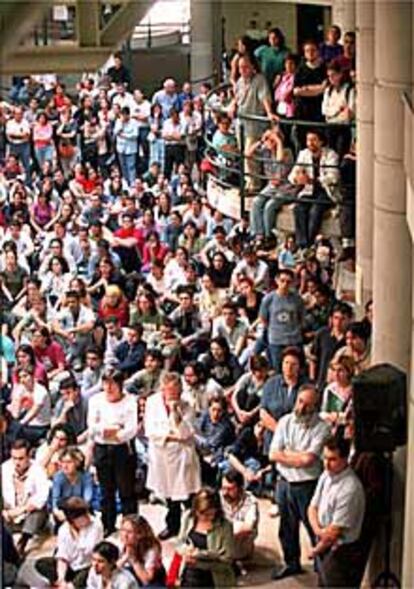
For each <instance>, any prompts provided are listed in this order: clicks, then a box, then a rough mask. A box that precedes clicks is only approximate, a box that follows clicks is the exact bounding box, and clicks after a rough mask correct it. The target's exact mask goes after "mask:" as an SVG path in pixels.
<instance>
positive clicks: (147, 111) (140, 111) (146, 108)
mask: <svg viewBox="0 0 414 589" xmlns="http://www.w3.org/2000/svg"><path fill="white" fill-rule="evenodd" d="M150 115H151V103H150V101H149V100H143V101H142V102H140V103H139V104H138V102H135V106H134V108H133V109H132V110H131V116H133V117H134V118H136V117H137V116H140V117H146V118H147V119H149V117H150ZM137 123H138V126H139V128H140V129H141V128H144V127H149V122H148V120H146V121H142V120H139V119H137Z"/></svg>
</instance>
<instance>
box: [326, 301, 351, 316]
mask: <svg viewBox="0 0 414 589" xmlns="http://www.w3.org/2000/svg"><path fill="white" fill-rule="evenodd" d="M334 313H342V314H343V315H346V316H347V317H352V316H353V314H354V312H353V311H352V307H350V306H349V305H348V303H342V302H341V303H336V304H335V305H333V307H332V309H331V313H330V315H331V316H332V315H334Z"/></svg>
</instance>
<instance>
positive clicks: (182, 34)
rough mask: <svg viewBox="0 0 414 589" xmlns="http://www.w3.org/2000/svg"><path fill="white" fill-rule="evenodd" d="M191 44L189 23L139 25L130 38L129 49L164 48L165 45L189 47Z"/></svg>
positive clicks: (149, 23)
mask: <svg viewBox="0 0 414 589" xmlns="http://www.w3.org/2000/svg"><path fill="white" fill-rule="evenodd" d="M190 43H191V24H190V22H188V21H187V22H176V23H151V22H148V23H145V24H143V23H140V24H138V25H137V26H136V27H135V29H134V32H133V33H132V35H131V38H130V45H131V49H135V48H143V47H144V48H146V49H151V48H153V47H165V46H167V45H189V44H190Z"/></svg>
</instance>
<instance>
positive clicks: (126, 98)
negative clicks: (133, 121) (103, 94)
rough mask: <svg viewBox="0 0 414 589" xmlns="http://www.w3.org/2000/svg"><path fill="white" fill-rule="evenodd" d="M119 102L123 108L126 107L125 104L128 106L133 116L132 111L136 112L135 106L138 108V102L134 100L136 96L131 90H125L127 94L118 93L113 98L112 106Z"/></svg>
mask: <svg viewBox="0 0 414 589" xmlns="http://www.w3.org/2000/svg"><path fill="white" fill-rule="evenodd" d="M115 104H118V105H119V107H120V108H121V109H123V108H124V106H127V107H128V108H129V110H130V112H131V116H132V113H133V112H134V110H135V108H136V104H137V103H136V102H135V100H134V97H133V96H132V94H130V93H129V92H125V94H123V95H122V94H116V96H114V98H113V100H112V106H113V105H115Z"/></svg>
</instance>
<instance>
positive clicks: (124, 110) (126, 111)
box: [121, 106, 131, 116]
mask: <svg viewBox="0 0 414 589" xmlns="http://www.w3.org/2000/svg"><path fill="white" fill-rule="evenodd" d="M121 114H122V115H128V116H129V115H130V114H131V110H130V108H129V106H123V107H122V108H121Z"/></svg>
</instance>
